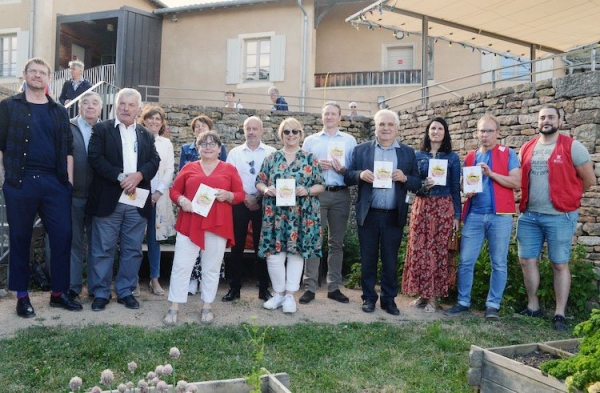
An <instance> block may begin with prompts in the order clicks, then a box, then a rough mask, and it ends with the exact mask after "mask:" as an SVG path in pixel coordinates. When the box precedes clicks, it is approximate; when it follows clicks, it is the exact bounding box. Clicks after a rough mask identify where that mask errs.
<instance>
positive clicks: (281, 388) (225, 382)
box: [103, 373, 291, 393]
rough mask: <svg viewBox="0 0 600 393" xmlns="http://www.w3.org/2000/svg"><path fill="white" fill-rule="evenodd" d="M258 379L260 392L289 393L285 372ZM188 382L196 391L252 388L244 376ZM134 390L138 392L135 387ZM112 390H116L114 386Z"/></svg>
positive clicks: (236, 392) (233, 392) (232, 392)
mask: <svg viewBox="0 0 600 393" xmlns="http://www.w3.org/2000/svg"><path fill="white" fill-rule="evenodd" d="M260 379H261V380H262V385H261V387H260V391H261V392H262V393H291V390H289V387H290V376H289V375H287V374H286V373H277V374H268V375H262V376H261V377H260ZM190 383H191V384H192V385H195V386H197V387H198V393H248V392H250V390H252V389H251V388H250V386H248V383H247V382H246V380H245V379H244V378H236V379H222V380H219V381H204V382H190ZM169 386H170V387H171V390H170V391H173V392H174V391H175V389H174V388H173V387H172V386H171V385H169ZM134 391H135V393H139V389H137V388H136V389H135V390H134ZM150 391H151V392H152V391H154V390H152V389H151V390H150ZM112 392H113V393H114V392H116V388H115V389H113V390H112ZM103 393H109V391H108V390H106V391H104V392H103Z"/></svg>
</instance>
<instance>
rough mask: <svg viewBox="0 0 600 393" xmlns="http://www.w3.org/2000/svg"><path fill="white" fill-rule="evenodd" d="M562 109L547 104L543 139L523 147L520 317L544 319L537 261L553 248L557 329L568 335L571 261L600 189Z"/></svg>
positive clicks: (540, 118)
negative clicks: (582, 216) (586, 201)
mask: <svg viewBox="0 0 600 393" xmlns="http://www.w3.org/2000/svg"><path fill="white" fill-rule="evenodd" d="M559 127H560V115H559V113H558V109H557V108H556V107H554V106H551V105H547V106H544V107H542V109H541V110H540V113H539V115H538V131H539V135H538V136H537V137H536V138H533V139H532V140H531V141H529V142H527V143H526V144H524V145H523V147H521V151H520V159H521V163H522V164H523V167H522V168H521V174H522V185H521V192H522V194H521V205H520V206H519V210H520V211H521V212H522V214H521V215H520V216H519V220H518V225H517V240H518V243H519V262H520V263H521V268H522V269H523V279H524V281H525V289H526V290H527V307H526V308H525V309H524V310H522V311H521V312H520V314H521V315H527V316H530V317H542V316H543V314H544V313H543V310H542V309H541V307H540V302H539V299H538V296H537V290H538V286H539V284H540V271H539V268H538V258H539V256H540V253H541V251H542V247H543V245H544V240H545V241H546V243H547V244H548V257H549V259H550V262H551V264H552V272H553V274H554V292H555V295H556V308H555V310H554V318H553V319H552V325H553V327H554V329H555V330H567V329H568V327H569V326H568V325H567V321H566V320H565V309H566V307H567V299H568V298H569V291H570V288H571V272H570V270H569V259H570V257H571V256H570V254H571V242H572V239H573V234H574V233H575V228H576V227H577V218H578V216H579V206H580V204H581V196H582V194H583V192H584V191H586V190H587V189H588V188H590V187H591V186H592V185H594V184H596V175H595V174H594V164H593V162H592V160H591V157H590V153H589V152H588V151H587V149H586V148H585V146H583V145H582V144H581V142H578V141H576V140H574V139H573V138H570V137H568V136H566V135H562V134H561V133H559V132H558V129H559Z"/></svg>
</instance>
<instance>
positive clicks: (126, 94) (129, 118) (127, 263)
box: [86, 89, 160, 311]
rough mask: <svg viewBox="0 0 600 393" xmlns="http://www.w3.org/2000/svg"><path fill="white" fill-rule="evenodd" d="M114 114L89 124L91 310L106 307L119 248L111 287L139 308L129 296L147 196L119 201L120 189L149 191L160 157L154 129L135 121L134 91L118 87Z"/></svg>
mask: <svg viewBox="0 0 600 393" xmlns="http://www.w3.org/2000/svg"><path fill="white" fill-rule="evenodd" d="M115 103H116V106H115V110H116V115H117V117H116V119H113V120H107V121H103V122H100V123H97V124H95V125H94V127H93V133H92V138H91V139H90V144H89V148H88V159H89V162H90V165H91V167H92V169H93V170H94V179H93V181H92V185H91V187H90V192H89V196H88V203H87V207H86V212H87V213H88V214H89V215H90V216H92V217H93V218H92V246H91V247H92V253H91V258H90V259H91V268H90V275H91V277H90V279H89V282H90V283H92V284H93V287H91V288H88V291H89V292H90V293H91V294H92V295H93V296H94V302H93V303H92V310H94V311H101V310H104V308H105V307H106V305H107V304H108V302H109V299H110V297H111V290H110V284H111V281H112V272H113V261H114V254H115V249H116V246H117V242H118V243H119V247H120V258H119V270H118V272H117V276H116V278H115V292H116V294H117V300H118V302H119V303H121V304H123V305H125V307H127V308H130V309H137V308H139V303H138V302H137V300H135V298H134V297H133V294H132V292H133V290H134V289H135V287H136V285H137V278H138V270H139V268H140V264H141V263H142V240H143V238H144V230H145V228H146V222H147V217H148V215H149V212H150V195H148V197H147V198H146V203H145V206H144V207H143V208H137V207H135V206H132V205H129V204H125V203H120V202H119V198H120V197H121V195H122V194H123V193H125V194H127V195H130V196H133V195H134V194H135V193H136V188H137V189H140V188H141V189H146V190H150V180H151V179H152V178H153V177H154V175H155V174H156V172H157V170H158V163H159V162H160V158H159V156H158V153H157V152H156V148H155V147H154V138H153V136H152V134H151V133H150V132H149V131H148V130H147V129H146V128H144V127H143V126H141V125H139V124H136V117H137V116H138V114H139V113H140V111H141V109H142V97H141V95H140V93H139V92H138V91H137V90H134V89H122V90H121V91H119V93H118V94H117V97H116V99H115Z"/></svg>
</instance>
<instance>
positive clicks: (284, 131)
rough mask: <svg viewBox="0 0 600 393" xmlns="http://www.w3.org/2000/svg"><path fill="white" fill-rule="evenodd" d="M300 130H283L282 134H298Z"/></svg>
mask: <svg viewBox="0 0 600 393" xmlns="http://www.w3.org/2000/svg"><path fill="white" fill-rule="evenodd" d="M301 132H302V130H283V135H290V133H292V134H294V135H298V134H299V133H301Z"/></svg>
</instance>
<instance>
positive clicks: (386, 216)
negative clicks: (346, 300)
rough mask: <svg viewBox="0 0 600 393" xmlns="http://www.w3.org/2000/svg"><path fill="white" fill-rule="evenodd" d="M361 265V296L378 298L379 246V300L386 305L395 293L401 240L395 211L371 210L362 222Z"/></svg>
mask: <svg viewBox="0 0 600 393" xmlns="http://www.w3.org/2000/svg"><path fill="white" fill-rule="evenodd" d="M358 241H359V243H360V259H361V267H362V277H361V284H362V290H363V294H362V298H363V300H373V301H377V297H378V296H377V292H375V284H376V283H377V261H378V260H379V258H380V255H379V250H381V265H382V266H381V304H382V305H385V304H387V303H389V302H391V301H393V300H394V298H395V297H396V296H397V295H398V250H399V249H400V243H401V242H402V227H401V226H399V225H398V218H397V215H396V214H390V213H382V212H377V211H374V210H370V211H369V213H368V214H367V217H366V218H365V222H364V224H363V225H362V226H359V227H358Z"/></svg>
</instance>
